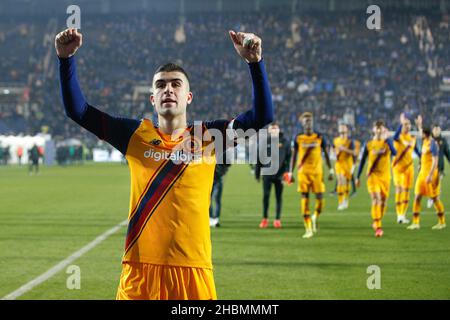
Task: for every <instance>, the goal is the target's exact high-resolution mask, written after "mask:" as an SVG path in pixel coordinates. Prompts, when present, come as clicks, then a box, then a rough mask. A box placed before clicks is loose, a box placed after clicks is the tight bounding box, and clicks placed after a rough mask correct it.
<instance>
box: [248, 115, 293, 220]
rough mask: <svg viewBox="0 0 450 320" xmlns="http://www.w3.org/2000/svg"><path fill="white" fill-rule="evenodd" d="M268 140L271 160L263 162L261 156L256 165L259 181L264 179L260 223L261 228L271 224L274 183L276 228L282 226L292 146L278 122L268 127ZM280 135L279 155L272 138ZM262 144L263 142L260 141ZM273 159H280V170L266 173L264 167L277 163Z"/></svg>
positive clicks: (268, 151)
mask: <svg viewBox="0 0 450 320" xmlns="http://www.w3.org/2000/svg"><path fill="white" fill-rule="evenodd" d="M268 132H269V136H268V141H267V144H266V146H267V148H268V150H267V153H266V154H267V155H268V156H270V159H271V160H270V162H269V163H268V164H265V165H264V164H262V162H261V161H260V158H259V157H258V162H257V164H256V166H255V176H256V180H257V181H258V182H259V181H260V180H261V176H262V180H263V219H262V221H261V223H260V224H259V227H260V228H267V227H268V225H269V219H268V210H269V198H270V189H271V188H272V185H274V187H275V198H276V217H275V221H274V222H273V226H274V227H275V228H281V220H280V219H281V206H282V194H283V174H284V173H286V172H288V171H289V160H290V158H291V147H290V143H289V141H288V139H286V138H285V137H284V136H283V133H282V132H281V131H280V127H279V126H278V124H276V123H272V124H270V125H269V127H268ZM277 136H278V137H279V141H278V150H277V151H278V156H277V155H276V153H275V152H274V150H272V147H273V146H272V144H271V143H270V139H271V138H274V137H277ZM260 145H261V143H260ZM272 161H278V166H277V167H278V170H277V171H276V172H275V173H274V174H268V175H266V174H264V168H267V167H271V166H273V165H276V164H274V163H272Z"/></svg>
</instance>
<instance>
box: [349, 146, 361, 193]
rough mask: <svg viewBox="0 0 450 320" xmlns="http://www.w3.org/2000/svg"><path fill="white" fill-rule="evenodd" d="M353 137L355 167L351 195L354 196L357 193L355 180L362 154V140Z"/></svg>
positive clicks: (353, 168)
mask: <svg viewBox="0 0 450 320" xmlns="http://www.w3.org/2000/svg"><path fill="white" fill-rule="evenodd" d="M352 139H353V144H354V146H355V154H356V156H355V161H354V163H353V167H352V181H351V184H352V192H351V193H350V197H352V196H354V195H355V194H356V190H357V188H356V180H355V169H356V168H357V167H358V163H359V157H360V154H361V141H359V140H358V139H355V138H352Z"/></svg>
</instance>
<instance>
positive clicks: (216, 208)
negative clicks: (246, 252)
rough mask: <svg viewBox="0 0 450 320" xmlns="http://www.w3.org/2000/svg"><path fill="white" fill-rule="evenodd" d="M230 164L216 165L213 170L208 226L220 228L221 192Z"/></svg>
mask: <svg viewBox="0 0 450 320" xmlns="http://www.w3.org/2000/svg"><path fill="white" fill-rule="evenodd" d="M230 166H231V164H228V163H223V164H216V168H215V169H214V182H213V187H212V191H211V204H210V206H209V226H210V227H213V228H215V227H220V222H219V218H220V211H221V209H222V191H223V179H224V176H225V174H226V173H227V172H228V169H229V168H230Z"/></svg>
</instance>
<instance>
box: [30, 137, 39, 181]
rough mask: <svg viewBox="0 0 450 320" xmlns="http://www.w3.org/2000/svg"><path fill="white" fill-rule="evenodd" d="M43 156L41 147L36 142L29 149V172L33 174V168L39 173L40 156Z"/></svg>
mask: <svg viewBox="0 0 450 320" xmlns="http://www.w3.org/2000/svg"><path fill="white" fill-rule="evenodd" d="M40 157H41V155H40V153H39V148H38V146H37V145H36V144H34V145H33V146H32V147H31V149H30V150H28V162H29V166H28V174H29V175H32V174H33V168H34V173H35V174H39V158H40Z"/></svg>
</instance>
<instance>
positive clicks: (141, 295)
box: [116, 262, 217, 300]
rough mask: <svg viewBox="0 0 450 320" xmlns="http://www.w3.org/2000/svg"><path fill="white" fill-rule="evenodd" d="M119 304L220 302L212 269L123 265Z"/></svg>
mask: <svg viewBox="0 0 450 320" xmlns="http://www.w3.org/2000/svg"><path fill="white" fill-rule="evenodd" d="M116 299H117V300H217V295H216V287H215V285H214V277H213V272H212V270H211V269H205V268H190V267H173V266H165V265H155V264H148V263H139V262H123V263H122V274H121V275H120V283H119V288H118V290H117V295H116Z"/></svg>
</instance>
